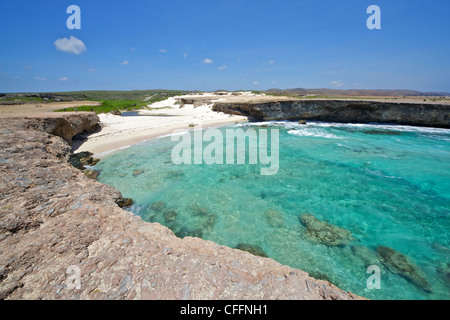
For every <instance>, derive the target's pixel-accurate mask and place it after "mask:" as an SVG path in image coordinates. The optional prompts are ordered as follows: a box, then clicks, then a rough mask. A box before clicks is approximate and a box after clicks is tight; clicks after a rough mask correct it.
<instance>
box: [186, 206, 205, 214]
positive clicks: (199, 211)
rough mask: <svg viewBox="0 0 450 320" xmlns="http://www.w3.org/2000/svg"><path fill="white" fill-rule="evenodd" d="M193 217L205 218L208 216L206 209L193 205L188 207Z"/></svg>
mask: <svg viewBox="0 0 450 320" xmlns="http://www.w3.org/2000/svg"><path fill="white" fill-rule="evenodd" d="M189 208H190V209H191V211H192V213H193V215H194V216H205V215H207V214H208V208H205V207H200V206H199V205H196V204H193V205H191V206H190V207H189Z"/></svg>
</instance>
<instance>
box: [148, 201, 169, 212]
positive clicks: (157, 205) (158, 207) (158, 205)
mask: <svg viewBox="0 0 450 320" xmlns="http://www.w3.org/2000/svg"><path fill="white" fill-rule="evenodd" d="M150 208H151V209H152V210H153V211H156V212H161V211H163V210H164V209H165V208H166V203H165V202H164V201H156V202H153V203H152V204H151V206H150Z"/></svg>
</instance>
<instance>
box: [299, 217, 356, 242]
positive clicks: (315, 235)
mask: <svg viewBox="0 0 450 320" xmlns="http://www.w3.org/2000/svg"><path fill="white" fill-rule="evenodd" d="M299 219H300V222H301V223H302V224H303V225H304V226H305V227H306V236H307V237H309V238H311V239H313V240H315V241H318V242H320V243H322V244H325V245H327V246H341V245H346V244H349V243H350V242H351V241H353V240H354V238H353V236H352V233H351V232H350V231H348V230H346V229H343V228H339V227H337V226H335V225H332V224H330V223H327V222H325V221H320V220H319V219H317V218H316V217H315V216H313V215H312V214H303V215H301V216H300V217H299Z"/></svg>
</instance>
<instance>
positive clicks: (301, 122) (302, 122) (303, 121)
mask: <svg viewBox="0 0 450 320" xmlns="http://www.w3.org/2000/svg"><path fill="white" fill-rule="evenodd" d="M298 124H307V123H306V121H305V120H299V121H298Z"/></svg>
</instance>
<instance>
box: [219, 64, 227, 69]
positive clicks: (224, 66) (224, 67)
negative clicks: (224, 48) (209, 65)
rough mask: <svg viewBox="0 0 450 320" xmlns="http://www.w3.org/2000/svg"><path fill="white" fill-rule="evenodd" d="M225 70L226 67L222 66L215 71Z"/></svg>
mask: <svg viewBox="0 0 450 320" xmlns="http://www.w3.org/2000/svg"><path fill="white" fill-rule="evenodd" d="M226 68H227V66H226V65H223V66H220V67H219V68H217V69H219V70H225V69H226Z"/></svg>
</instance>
